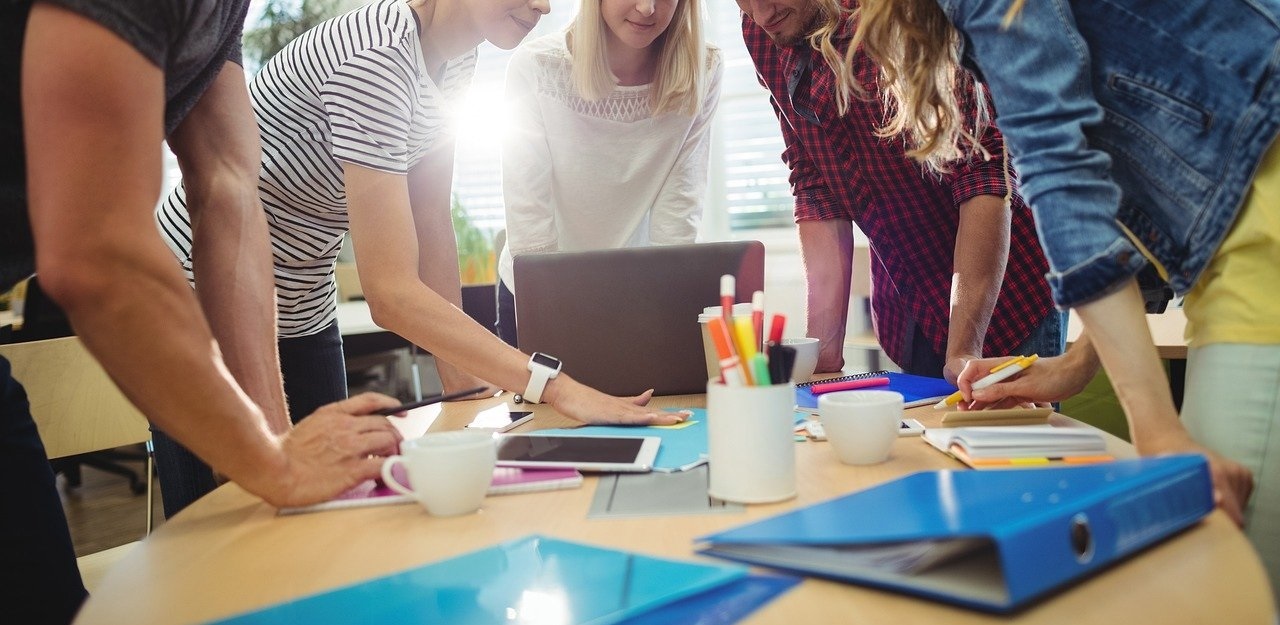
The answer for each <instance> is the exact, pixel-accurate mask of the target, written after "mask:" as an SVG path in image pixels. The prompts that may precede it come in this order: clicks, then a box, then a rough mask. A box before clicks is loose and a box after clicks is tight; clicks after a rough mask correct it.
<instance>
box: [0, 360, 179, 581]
mask: <svg viewBox="0 0 1280 625" xmlns="http://www.w3.org/2000/svg"><path fill="white" fill-rule="evenodd" d="M0 356H4V357H5V358H6V359H7V360H8V361H9V362H10V363H11V365H12V367H13V377H14V379H16V380H18V382H20V383H21V384H22V386H23V388H25V389H26V391H27V398H28V400H29V401H30V403H31V415H32V417H33V418H34V420H35V422H36V427H37V429H39V431H40V439H41V440H42V441H43V442H44V447H45V452H46V454H47V455H48V456H49V459H50V460H56V459H59V458H68V457H71V456H77V455H81V454H87V453H89V452H95V451H101V450H107V449H114V448H116V447H122V446H125V445H134V444H139V443H141V444H144V445H145V446H146V449H147V457H146V494H147V525H146V528H147V529H146V532H147V533H148V534H150V533H151V525H152V520H153V519H152V509H153V503H154V502H153V497H154V491H153V489H152V472H153V471H152V455H151V430H150V429H149V427H148V424H147V420H146V418H145V417H143V416H142V413H140V412H138V410H137V409H136V408H134V406H133V404H132V403H130V402H129V400H128V399H126V398H125V397H124V395H123V394H122V393H121V392H120V390H119V389H118V388H116V385H115V383H114V382H112V381H111V379H110V378H109V377H107V373H106V371H103V369H102V367H101V366H99V365H98V362H97V361H96V360H94V359H93V357H92V356H91V355H89V352H88V351H87V350H85V348H84V345H83V344H82V343H81V342H80V339H78V338H76V337H74V336H70V337H63V338H56V339H47V340H43V341H30V342H26V343H11V344H0ZM133 544H135V543H130V544H128V545H122V546H120V547H117V548H113V549H108V550H105V551H102V552H98V553H93V554H88V555H85V556H81V557H80V558H78V559H77V560H78V562H79V564H80V570H81V575H82V577H84V579H85V586H86V587H88V588H89V589H90V590H91V591H92V589H93V588H92V586H93V585H94V584H95V582H96V580H97V579H99V578H100V576H101V574H102V573H105V572H106V569H107V568H110V565H111V564H113V563H114V562H115V561H117V560H118V559H119V557H120V556H122V555H124V553H125V552H126V551H127V550H128V548H129V547H130V546H131V545H133Z"/></svg>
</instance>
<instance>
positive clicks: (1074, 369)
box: [956, 355, 1096, 410]
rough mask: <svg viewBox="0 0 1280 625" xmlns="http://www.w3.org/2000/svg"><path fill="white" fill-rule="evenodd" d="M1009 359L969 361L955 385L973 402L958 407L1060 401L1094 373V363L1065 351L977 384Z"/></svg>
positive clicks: (1086, 382)
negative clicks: (1001, 378)
mask: <svg viewBox="0 0 1280 625" xmlns="http://www.w3.org/2000/svg"><path fill="white" fill-rule="evenodd" d="M1009 360H1010V359H1009V358H1007V357H1004V358H982V359H978V360H972V361H970V362H969V364H968V365H966V366H965V369H964V371H962V372H961V373H960V377H959V378H958V379H957V380H956V385H957V386H959V387H960V390H961V391H962V392H968V393H969V397H971V398H972V399H973V403H972V404H970V405H967V406H964V405H962V406H960V408H961V409H966V410H984V409H988V408H1012V407H1016V406H1022V405H1026V404H1044V403H1048V402H1055V401H1062V400H1064V399H1067V398H1069V397H1071V396H1072V395H1075V394H1076V393H1079V392H1080V391H1081V390H1083V389H1084V386H1085V385H1086V384H1088V382H1089V380H1091V379H1093V375H1094V373H1096V366H1090V363H1087V362H1086V363H1079V362H1076V360H1077V359H1076V358H1074V357H1071V356H1067V355H1064V356H1055V357H1051V358H1039V359H1037V360H1036V361H1035V366H1034V367H1030V368H1029V369H1025V370H1023V371H1020V372H1019V373H1018V374H1017V375H1013V376H1010V377H1008V378H1006V379H1004V380H1002V381H999V382H994V383H989V385H984V386H982V387H979V386H977V385H976V382H978V381H979V380H981V379H982V378H984V377H988V376H990V375H991V369H993V368H995V367H996V366H998V365H1000V364H1003V363H1005V362H1008V361H1009ZM960 403H961V404H963V403H964V402H960Z"/></svg>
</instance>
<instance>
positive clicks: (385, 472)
mask: <svg viewBox="0 0 1280 625" xmlns="http://www.w3.org/2000/svg"><path fill="white" fill-rule="evenodd" d="M497 459H498V453H497V447H496V445H495V444H494V439H493V434H492V433H490V432H485V431H477V430H462V431H457V432H434V433H430V434H426V435H424V436H423V437H422V438H419V439H416V440H412V441H405V442H403V443H401V444H400V455H398V456H391V457H389V458H387V459H386V460H385V461H384V462H383V463H382V481H383V482H385V483H386V484H387V486H388V487H389V488H391V489H392V490H394V491H396V492H398V493H401V494H404V495H409V496H411V497H413V498H414V499H417V500H418V503H420V504H422V507H424V508H426V509H427V512H428V513H430V514H432V515H434V516H457V515H461V514H469V513H471V512H475V511H476V510H479V509H480V503H481V502H483V501H484V496H485V493H486V492H488V490H489V483H490V482H491V481H492V480H493V467H494V463H496V462H497ZM396 464H404V466H405V469H406V472H407V473H408V474H409V484H411V485H412V488H411V487H410V486H408V485H405V484H401V483H400V482H398V481H396V479H395V475H394V474H393V473H392V468H393V467H395V465H396Z"/></svg>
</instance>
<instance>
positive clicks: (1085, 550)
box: [1071, 514, 1093, 564]
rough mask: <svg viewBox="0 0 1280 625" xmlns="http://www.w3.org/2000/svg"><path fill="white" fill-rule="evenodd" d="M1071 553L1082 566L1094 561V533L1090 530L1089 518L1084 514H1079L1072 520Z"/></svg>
mask: <svg viewBox="0 0 1280 625" xmlns="http://www.w3.org/2000/svg"><path fill="white" fill-rule="evenodd" d="M1071 551H1072V552H1074V553H1075V554H1076V561H1077V562H1079V563H1080V564H1088V563H1089V562H1090V561H1091V560H1093V531H1092V530H1090V529H1089V517H1087V516H1085V515H1084V514H1077V515H1075V516H1074V517H1072V519H1071Z"/></svg>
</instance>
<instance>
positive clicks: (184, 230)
mask: <svg viewBox="0 0 1280 625" xmlns="http://www.w3.org/2000/svg"><path fill="white" fill-rule="evenodd" d="M475 62H476V51H475V50H472V51H471V52H469V53H468V54H465V55H463V56H461V57H458V58H456V59H454V60H452V61H450V62H449V63H447V64H446V66H445V70H444V72H443V74H442V75H441V76H442V77H441V79H440V81H439V84H438V85H437V83H435V82H433V81H432V79H431V78H430V77H429V75H428V68H426V67H424V61H423V57H422V46H421V43H420V41H419V34H418V25H417V20H416V17H415V16H414V14H413V12H412V11H411V10H410V9H409V7H408V6H407V5H406V4H405V3H404V0H378V1H377V2H374V3H371V4H368V5H366V6H363V7H361V8H359V9H356V10H354V11H351V12H349V13H346V14H344V15H341V16H338V17H336V18H334V19H331V20H329V21H327V22H324V23H322V24H320V25H319V26H316V27H315V28H313V29H311V30H309V31H307V32H306V33H304V34H303V35H301V36H300V37H298V38H297V39H296V40H294V41H293V42H292V43H290V44H289V45H287V46H285V48H284V49H283V50H281V51H280V53H279V54H277V55H276V56H275V57H273V58H272V59H271V60H270V61H269V62H268V63H267V64H266V66H265V67H263V68H262V71H261V72H259V73H258V75H257V76H256V77H254V79H253V81H252V82H251V83H250V85H249V93H250V97H251V99H252V101H253V110H254V113H255V114H256V116H257V119H258V131H259V134H260V135H261V140H262V170H261V172H260V174H259V179H258V192H259V195H260V196H261V198H262V205H263V208H264V209H265V210H266V213H267V226H268V229H269V230H270V233H271V249H272V254H273V256H274V257H275V280H276V297H277V302H278V308H279V326H280V336H281V337H297V336H306V335H309V334H314V333H316V332H318V331H320V330H322V329H324V328H325V327H326V326H328V325H329V324H330V323H331V322H332V321H333V319H334V317H335V313H336V308H335V306H336V302H337V298H336V287H335V284H334V279H333V264H334V260H335V259H336V258H337V255H338V251H339V249H340V248H341V245H342V236H343V234H345V233H346V232H347V229H348V220H347V194H346V190H345V188H344V186H343V177H342V163H343V162H346V163H353V164H356V165H361V166H364V167H368V168H371V169H376V170H379V171H385V172H389V173H393V174H405V173H407V172H408V171H409V169H410V168H411V167H412V166H413V165H415V164H416V163H417V162H418V161H419V160H420V159H421V158H422V156H423V155H424V154H425V153H426V152H427V151H428V150H429V149H431V148H432V147H433V146H434V145H435V144H436V143H437V142H438V141H440V140H441V139H442V138H445V137H446V136H447V135H449V134H450V133H451V132H452V128H451V123H450V122H451V117H452V115H453V108H454V107H455V106H456V105H457V103H458V102H459V101H460V100H461V98H462V97H463V95H464V94H465V92H466V89H467V87H468V86H469V85H470V83H471V77H472V74H473V73H474V71H475ZM156 221H157V223H158V225H159V227H160V231H161V234H162V235H163V236H164V238H165V240H166V242H168V244H169V247H170V248H171V249H172V250H173V252H174V254H176V255H177V256H178V258H179V260H180V261H181V262H182V266H183V269H184V270H185V271H186V273H187V279H188V280H192V279H193V278H192V273H191V224H190V220H189V218H188V217H187V212H186V197H185V193H184V191H183V187H182V185H179V186H178V187H177V188H176V189H174V191H173V192H172V193H170V194H169V196H168V198H166V199H165V201H164V202H162V203H161V205H160V206H159V207H158V208H157V211H156Z"/></svg>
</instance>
